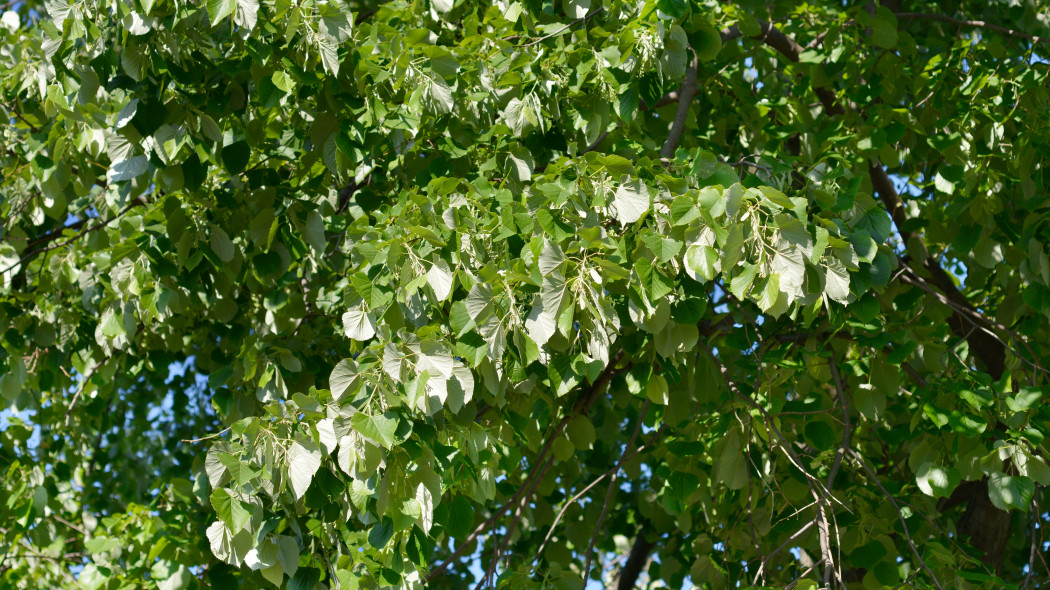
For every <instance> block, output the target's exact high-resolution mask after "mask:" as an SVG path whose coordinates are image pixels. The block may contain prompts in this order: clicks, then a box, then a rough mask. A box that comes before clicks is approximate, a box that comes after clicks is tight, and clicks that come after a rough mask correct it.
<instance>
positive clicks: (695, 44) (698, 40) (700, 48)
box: [687, 22, 722, 62]
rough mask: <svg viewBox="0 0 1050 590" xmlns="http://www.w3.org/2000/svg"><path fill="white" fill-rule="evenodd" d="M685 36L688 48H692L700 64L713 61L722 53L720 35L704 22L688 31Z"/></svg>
mask: <svg viewBox="0 0 1050 590" xmlns="http://www.w3.org/2000/svg"><path fill="white" fill-rule="evenodd" d="M687 36H688V37H689V45H690V47H692V48H693V52H694V53H696V58H697V59H698V60H699V61H701V62H705V61H711V60H713V59H714V58H716V57H718V54H719V52H720V51H722V35H721V34H720V33H719V32H718V30H717V29H715V28H714V27H712V26H711V25H710V24H708V23H706V22H702V23H700V24H699V25H697V26H696V27H695V28H693V30H692V31H688V32H687Z"/></svg>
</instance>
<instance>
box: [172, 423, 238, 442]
mask: <svg viewBox="0 0 1050 590" xmlns="http://www.w3.org/2000/svg"><path fill="white" fill-rule="evenodd" d="M231 428H233V427H232V426H227V427H226V428H223V429H222V430H220V431H218V432H216V433H215V434H209V435H208V436H204V437H201V438H194V439H185V438H184V439H182V440H181V441H179V442H184V443H190V444H193V443H199V442H201V441H205V440H208V439H212V438H215V437H216V436H222V435H224V434H226V433H227V432H228V431H229V430H230V429H231Z"/></svg>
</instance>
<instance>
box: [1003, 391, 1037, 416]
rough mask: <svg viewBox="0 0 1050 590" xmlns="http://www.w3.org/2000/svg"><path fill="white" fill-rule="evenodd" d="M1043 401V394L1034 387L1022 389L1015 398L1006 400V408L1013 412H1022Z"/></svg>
mask: <svg viewBox="0 0 1050 590" xmlns="http://www.w3.org/2000/svg"><path fill="white" fill-rule="evenodd" d="M1042 399H1043V392H1042V390H1040V389H1036V388H1035V387H1022V388H1021V389H1020V391H1019V392H1018V393H1017V395H1015V396H1011V397H1008V398H1006V406H1007V407H1008V408H1010V409H1011V410H1013V411H1014V412H1024V411H1027V410H1029V409H1031V408H1032V407H1034V406H1035V405H1036V404H1038V403H1039V402H1040V400H1042Z"/></svg>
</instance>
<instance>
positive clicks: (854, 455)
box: [848, 449, 944, 590]
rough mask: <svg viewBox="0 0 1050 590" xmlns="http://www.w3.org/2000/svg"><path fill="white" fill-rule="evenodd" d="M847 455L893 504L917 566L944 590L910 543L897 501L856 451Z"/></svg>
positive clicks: (850, 451)
mask: <svg viewBox="0 0 1050 590" xmlns="http://www.w3.org/2000/svg"><path fill="white" fill-rule="evenodd" d="M848 453H849V454H850V455H852V456H853V458H854V459H856V461H857V463H858V464H860V466H861V467H862V468H863V469H864V471H866V472H867V473H868V476H869V477H871V481H872V482H874V483H875V486H876V487H878V488H879V490H881V491H882V494H883V495H884V496H886V499H887V500H889V501H890V503H891V504H893V508H894V509H895V510H896V511H897V518H898V519H900V521H901V526H902V527H904V538H905V539H907V541H908V547H910V548H911V551H912V553H914V554H915V557H916V558H917V559H918V560H919V564H921V565H922V569H924V570H926V573H928V574H929V575H930V579H931V580H933V585H934V586H937V588H939V589H940V590H944V587H943V586H941V583H940V582H939V581H938V580H937V576H936V575H934V573H933V570H931V569H930V566H928V565H926V561H925V560H924V559H923V558H922V555H921V554H920V553H919V549H918V548H917V547H916V546H915V541H912V538H911V533H910V532H908V523H907V522H905V520H904V514H903V513H902V512H901V507H900V504H898V503H897V499H896V498H894V497H893V494H890V492H889V491H888V490H887V489H886V488H885V487H883V485H882V482H880V481H879V478H878V477H876V476H875V472H874V471H872V470H871V468H870V467H868V464H867V462H865V461H864V459H863V458H861V456H860V455H858V454H857V453H856V451H854V450H853V449H849V451H848Z"/></svg>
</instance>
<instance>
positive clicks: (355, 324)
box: [343, 307, 376, 342]
mask: <svg viewBox="0 0 1050 590" xmlns="http://www.w3.org/2000/svg"><path fill="white" fill-rule="evenodd" d="M343 333H344V334H346V337H347V338H350V339H352V340H357V341H359V342H365V341H368V340H371V339H372V337H373V336H375V335H376V318H375V316H374V315H373V314H372V313H371V312H366V311H365V310H364V309H362V308H361V307H355V308H353V309H350V310H349V311H347V312H346V313H344V314H343Z"/></svg>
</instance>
